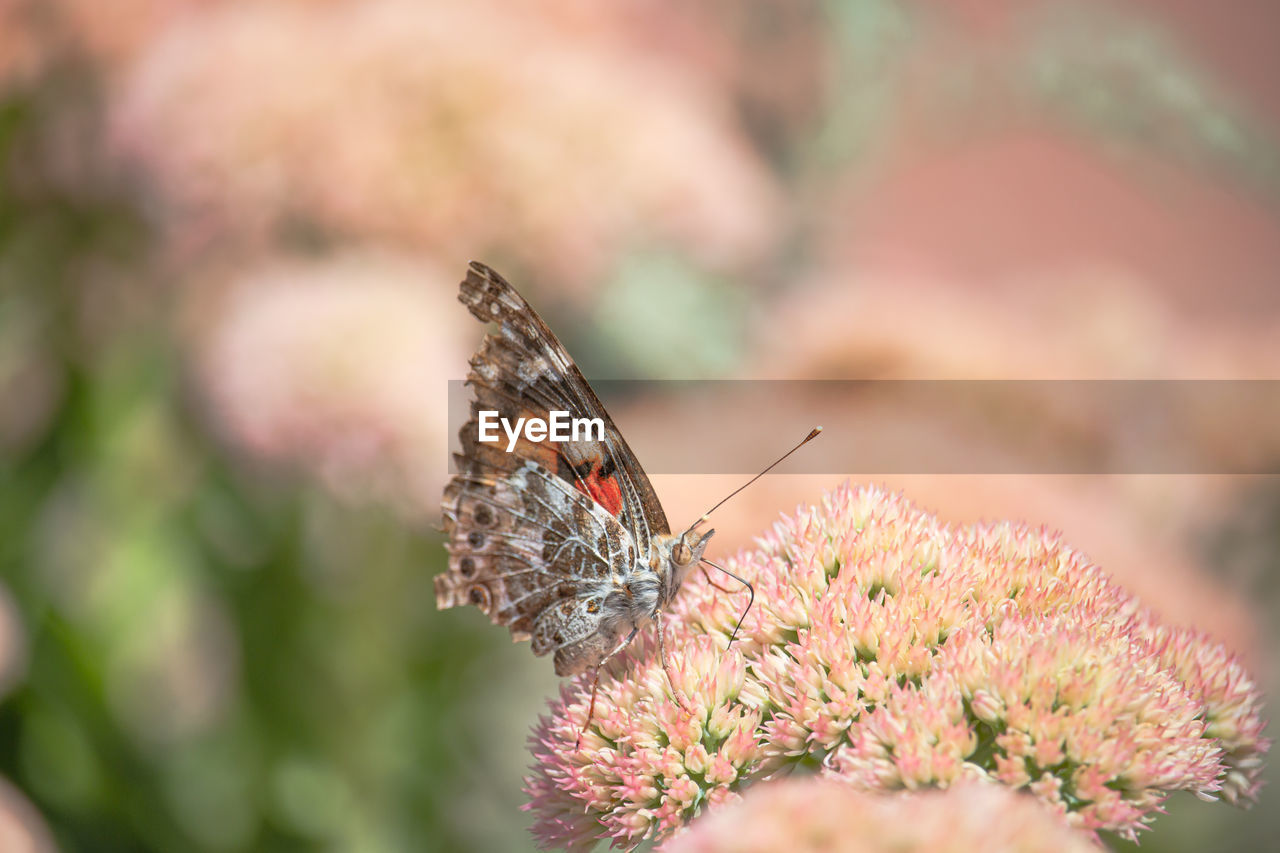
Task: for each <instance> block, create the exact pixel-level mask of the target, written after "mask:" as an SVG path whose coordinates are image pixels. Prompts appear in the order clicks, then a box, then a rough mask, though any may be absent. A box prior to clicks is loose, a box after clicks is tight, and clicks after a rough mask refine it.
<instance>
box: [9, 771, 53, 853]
mask: <svg viewBox="0 0 1280 853" xmlns="http://www.w3.org/2000/svg"><path fill="white" fill-rule="evenodd" d="M57 849H58V848H57V845H55V844H54V843H53V836H52V834H51V833H50V832H49V827H48V826H46V825H45V822H44V818H43V817H41V816H40V813H39V812H37V811H36V808H35V806H33V805H31V802H30V801H29V800H28V799H27V798H26V797H25V796H23V795H22V792H20V791H19V790H18V789H17V788H15V787H13V786H12V785H11V784H9V783H8V782H7V781H5V780H4V779H2V778H0V850H3V851H5V853H56V851H57Z"/></svg>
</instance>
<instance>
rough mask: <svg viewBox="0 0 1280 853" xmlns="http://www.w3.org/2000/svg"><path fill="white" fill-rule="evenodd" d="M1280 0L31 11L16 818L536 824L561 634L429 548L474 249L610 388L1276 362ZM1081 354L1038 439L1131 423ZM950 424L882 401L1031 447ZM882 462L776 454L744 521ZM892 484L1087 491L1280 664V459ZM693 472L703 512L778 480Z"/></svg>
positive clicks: (2, 118) (0, 309)
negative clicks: (498, 604)
mask: <svg viewBox="0 0 1280 853" xmlns="http://www.w3.org/2000/svg"><path fill="white" fill-rule="evenodd" d="M1277 34H1280V7H1278V6H1276V5H1275V4H1274V3H1271V2H1269V0H1233V2H1231V3H1228V4H1219V5H1215V6H1212V7H1210V6H1209V5H1207V4H1203V3H1199V2H1195V0H1161V2H1155V0H1136V2H1134V1H1133V0H1131V2H1127V3H1120V2H1111V3H1102V2H1099V3H1093V2H1087V3H1080V2H1067V0H1059V2H1049V1H1048V0H1045V2H1026V0H1019V2H1014V0H1007V2H1000V0H929V2H925V0H916V2H908V1H907V0H903V1H902V2H890V0H828V2H808V1H807V0H755V2H746V3H743V2H729V0H697V1H696V2H686V3H660V2H657V1H656V0H615V2H611V3H607V4H606V3H596V2H591V0H551V2H540V3H533V2H531V1H530V0H501V2H500V1H499V0H480V2H468V3H453V4H445V3H430V4H428V3H419V2H412V0H275V2H266V0H113V2H111V3H103V2H99V0H0V849H2V850H4V851H42V853H43V851H51V850H62V851H66V853H73V851H86V852H87V851H148V852H149V851H200V853H206V851H207V853H233V852H234V851H249V850H254V851H304V850H308V851H309V850H317V851H320V850H335V851H337V850H342V851H373V852H375V853H382V851H388V853H389V851H417V850H527V849H532V842H531V840H530V838H529V836H528V835H527V832H526V829H525V826H526V820H525V817H524V815H523V813H522V812H520V811H519V806H520V804H521V803H522V802H523V796H522V794H521V792H520V787H521V777H522V776H523V774H524V772H525V769H526V765H527V762H528V758H527V755H528V753H527V751H526V748H525V743H524V741H525V738H526V736H527V733H528V731H529V729H530V727H531V725H532V723H533V722H534V720H535V719H536V716H537V714H538V713H539V711H540V709H541V708H542V707H543V704H544V702H545V700H546V697H547V696H548V695H550V694H551V693H553V692H554V691H555V690H556V686H557V680H556V679H555V677H554V675H553V674H552V671H551V663H550V661H549V660H539V659H535V658H533V656H532V655H531V654H530V653H529V650H528V648H527V647H524V646H514V645H512V644H511V643H510V642H509V640H508V635H507V632H506V631H505V630H502V629H500V628H496V627H493V626H491V625H489V624H488V622H487V620H485V619H484V617H483V616H482V615H481V614H480V613H478V612H476V611H475V610H474V609H471V608H464V609H461V610H459V611H446V612H437V611H436V610H435V605H434V597H433V593H432V586H431V578H432V576H433V575H434V574H436V573H437V572H439V571H440V570H442V569H443V568H444V565H445V559H444V558H445V554H444V550H443V548H442V543H441V540H440V536H439V533H438V532H437V525H438V523H439V498H440V492H441V489H442V487H443V485H444V483H445V481H446V479H447V476H448V475H447V468H446V460H447V448H448V445H449V442H450V440H451V439H450V436H449V428H448V425H447V412H446V408H447V406H446V396H447V383H448V381H449V380H450V379H461V378H462V377H463V376H464V374H465V371H466V359H467V358H468V356H469V354H470V353H471V352H472V350H473V349H474V348H475V346H476V345H477V344H478V342H479V339H480V337H481V332H482V329H481V327H480V325H479V324H477V323H475V322H474V321H473V320H472V319H471V318H470V317H469V316H468V315H467V313H466V311H465V310H464V309H463V308H462V307H461V306H460V305H459V304H458V303H457V302H456V298H455V294H456V288H457V282H458V280H459V279H460V278H461V276H462V274H463V272H464V271H465V267H466V262H467V261H468V260H470V259H472V258H476V259H483V260H485V261H486V262H488V263H490V264H491V265H493V266H495V267H496V268H498V269H499V270H500V271H502V272H503V273H504V274H505V275H506V276H507V277H508V278H510V279H511V280H512V281H513V282H514V283H516V284H517V286H518V287H519V288H520V289H521V290H522V291H523V292H524V293H525V294H526V296H528V298H529V299H530V301H531V302H532V303H533V304H534V305H535V306H537V307H538V308H539V310H540V312H541V313H543V315H544V316H545V317H546V319H547V320H548V322H549V323H550V325H551V326H552V327H553V328H555V329H556V330H557V331H558V332H559V333H560V335H561V337H562V338H563V339H564V340H565V342H566V344H567V345H568V346H569V349H570V350H571V352H573V353H574V355H575V356H576V358H577V359H578V361H579V362H580V364H581V365H582V366H583V369H584V371H585V372H586V374H587V375H588V376H589V377H601V378H606V377H607V378H658V379H664V378H684V379H690V378H733V377H750V378H930V379H949V378H1007V379H1045V380H1050V379H1064V378H1075V379H1132V378H1168V379H1231V378H1251V379H1277V378H1280V346H1277V345H1276V341H1277V340H1280V146H1278V145H1277V139H1280V136H1278V134H1280V53H1277V52H1276V51H1275V49H1274V48H1275V43H1276V37H1277ZM1044 388H1045V389H1046V390H1045V392H1044V393H1045V399H1044V400H1043V401H1041V402H1042V403H1043V405H1042V406H1032V407H1028V408H1026V409H1024V410H1020V411H1017V412H1011V413H1010V414H1009V418H1011V419H1013V420H1012V421H1011V422H1012V423H1014V424H1016V425H1017V426H1018V428H1020V429H1024V430H1026V431H1027V432H1028V434H1036V435H1043V436H1044V440H1046V441H1049V442H1059V443H1061V444H1062V445H1063V446H1064V447H1070V446H1071V443H1072V442H1078V441H1087V442H1089V443H1090V446H1092V447H1095V448H1096V447H1097V446H1098V443H1099V442H1101V443H1102V446H1103V447H1104V448H1105V447H1110V446H1111V445H1110V444H1109V442H1116V443H1117V444H1116V447H1115V448H1114V449H1115V451H1116V452H1117V453H1119V452H1123V446H1122V445H1123V442H1124V441H1125V440H1132V437H1130V438H1129V439H1124V438H1119V439H1116V438H1112V437H1111V436H1109V435H1108V434H1106V433H1105V431H1102V432H1099V431H1097V430H1091V429H1089V427H1090V424H1088V423H1083V424H1082V423H1081V422H1080V419H1075V420H1073V419H1071V418H1068V417H1063V413H1062V412H1057V411H1054V409H1053V406H1052V402H1053V400H1052V396H1053V395H1052V383H1045V384H1044ZM1046 413H1048V414H1046ZM614 417H615V420H617V421H618V423H619V424H620V425H621V427H622V428H623V429H624V431H628V430H636V431H638V432H644V431H645V429H646V428H648V429H652V428H653V424H654V422H655V420H656V421H657V426H658V427H659V428H660V426H661V418H662V408H661V407H660V406H656V405H648V404H647V403H646V401H645V400H643V399H632V400H626V399H624V400H620V401H619V402H618V403H617V407H616V410H615V411H614ZM762 417H767V416H762ZM851 417H861V413H858V412H855V413H853V414H852V415H851ZM929 417H930V416H929V414H928V413H921V412H915V413H901V412H893V411H880V410H876V411H870V412H867V413H866V418H867V419H868V420H872V419H874V420H873V421H872V422H873V423H874V425H875V426H876V427H877V428H878V429H880V430H882V431H883V432H884V433H885V434H889V435H895V436H905V437H906V438H904V439H903V440H925V438H927V440H928V441H930V442H947V441H955V442H963V444H962V445H961V446H960V447H959V448H958V449H959V451H960V452H965V451H967V450H968V449H969V448H971V447H972V448H975V452H976V451H978V450H981V451H983V452H989V451H991V450H993V449H994V450H997V451H998V450H1000V449H1001V448H1000V447H998V446H995V447H989V446H985V445H984V443H985V444H990V445H997V444H998V442H999V439H998V437H996V436H992V437H984V436H983V435H981V434H976V435H965V436H964V437H963V438H960V437H948V436H946V435H938V434H936V433H933V432H928V431H922V428H923V427H926V426H927V425H928V421H929ZM709 420H710V421H711V422H710V423H709V429H710V430H711V431H709V432H708V435H714V434H715V430H717V429H718V430H719V431H720V432H723V431H724V425H723V424H716V423H715V422H714V415H712V416H711V417H710V419H709ZM802 420H803V418H802ZM765 423H766V425H767V424H768V421H767V420H766V421H765ZM1267 423H1274V420H1270V421H1268V420H1267V419H1266V418H1261V419H1257V420H1254V419H1251V418H1244V419H1239V420H1237V421H1235V422H1230V423H1222V422H1220V421H1219V420H1215V419H1214V418H1213V417H1212V413H1207V416H1206V417H1205V419H1204V421H1203V422H1202V423H1198V424H1197V425H1196V426H1195V429H1193V430H1190V431H1189V435H1191V436H1192V439H1193V440H1191V441H1189V443H1188V444H1187V447H1186V452H1187V453H1188V454H1190V455H1191V456H1192V457H1193V458H1194V457H1195V455H1196V454H1198V453H1204V454H1205V455H1206V458H1211V457H1212V458H1216V457H1213V454H1216V453H1220V452H1221V449H1222V448H1223V447H1228V448H1230V447H1233V446H1253V445H1257V444H1258V443H1260V442H1268V441H1271V442H1274V440H1275V438H1276V436H1274V435H1271V434H1264V433H1265V432H1266V428H1265V425H1266V424H1267ZM766 433H768V430H767V429H766ZM922 436H924V437H925V438H921V437H922ZM799 437H800V435H799V434H792V431H791V430H790V428H788V429H786V430H784V429H782V428H779V429H778V430H777V431H776V434H770V437H769V439H768V442H767V446H762V447H760V448H759V449H758V455H759V457H760V458H761V460H762V462H764V461H767V460H768V459H770V458H772V455H776V453H778V452H780V451H781V450H782V449H784V448H785V447H787V446H790V443H791V442H793V441H795V440H797V439H798V438H799ZM665 440H667V441H672V442H680V441H698V440H705V439H704V438H702V437H701V436H699V437H696V438H695V437H691V436H682V435H668V436H667V437H666V438H665ZM840 440H841V439H840V436H839V435H835V434H830V433H828V435H826V436H824V437H823V438H822V440H821V441H820V442H818V443H816V444H814V445H811V446H810V447H809V448H806V450H805V451H804V452H805V453H822V442H839V441H840ZM636 449H637V451H638V453H639V456H640V458H641V459H642V460H643V459H644V456H645V453H644V448H643V447H637V448H636ZM752 452H755V449H754V448H753V449H752ZM1273 467H1274V466H1273ZM848 475H855V476H856V472H832V473H831V474H830V475H824V476H818V475H806V476H786V475H783V476H771V477H769V478H767V479H766V480H764V481H762V482H761V483H760V484H757V485H756V486H755V487H754V488H753V489H751V490H749V491H748V492H747V493H745V494H744V495H742V496H741V497H739V498H738V499H736V500H735V501H734V502H733V503H732V504H730V505H728V506H726V507H725V508H724V509H723V510H721V511H720V512H719V513H718V517H717V522H716V527H717V528H718V529H719V530H720V534H719V536H718V537H717V540H716V547H717V548H718V549H719V551H720V553H721V554H722V555H723V554H726V553H729V552H731V551H733V550H736V549H737V548H739V547H743V546H745V545H748V544H749V543H750V541H751V536H752V534H753V533H756V532H758V531H760V530H762V529H763V528H764V527H765V526H766V525H768V524H769V523H770V522H771V521H772V519H774V518H775V517H776V516H777V514H778V513H779V512H780V511H789V510H790V509H792V508H793V507H794V506H795V504H796V503H798V502H800V501H804V500H816V499H817V498H818V497H819V495H820V493H821V490H822V489H823V488H825V487H828V486H831V485H834V484H835V483H837V482H839V481H840V480H841V479H843V478H844V477H845V476H848ZM876 479H877V480H879V481H881V482H887V483H888V484H889V485H891V486H892V487H894V488H898V489H902V490H904V491H905V492H906V493H907V495H908V496H909V497H911V498H912V499H913V500H915V501H917V502H918V503H920V504H922V505H924V506H926V507H929V508H932V509H934V510H936V511H937V512H938V513H939V514H941V515H942V516H943V517H944V518H948V519H952V520H955V521H960V522H963V521H972V520H976V519H978V518H994V517H1009V518H1018V519H1023V520H1026V521H1029V522H1031V523H1034V524H1045V525H1048V526H1049V527H1052V528H1056V529H1060V530H1062V531H1063V532H1064V533H1065V535H1066V538H1067V541H1069V542H1071V543H1072V544H1074V545H1075V546H1076V547H1078V548H1080V549H1082V550H1084V551H1085V552H1087V553H1089V554H1090V555H1091V556H1092V557H1093V558H1094V559H1095V560H1096V561H1098V562H1099V563H1101V564H1102V565H1103V566H1104V567H1105V568H1107V569H1108V570H1109V571H1111V572H1112V573H1113V574H1114V575H1116V576H1117V577H1118V578H1119V579H1120V580H1121V582H1122V583H1124V584H1125V585H1126V586H1128V587H1129V588H1131V589H1133V590H1134V591H1135V592H1137V593H1138V594H1139V595H1140V596H1141V597H1142V598H1143V599H1144V600H1146V601H1147V602H1148V603H1149V605H1150V606H1152V607H1153V608H1155V609H1156V610H1158V611H1159V612H1161V613H1162V614H1163V615H1164V616H1165V618H1167V619H1168V620H1170V621H1172V622H1175V623H1177V624H1184V625H1194V626H1196V627H1198V628H1200V629H1202V630H1203V631H1205V632H1206V633H1208V634H1210V635H1211V636H1213V637H1215V638H1217V639H1219V640H1221V641H1222V642H1224V643H1226V644H1227V645H1229V646H1230V647H1231V648H1232V649H1234V650H1235V651H1236V652H1237V653H1238V654H1239V655H1240V656H1241V657H1242V658H1243V659H1244V660H1245V661H1246V662H1247V663H1248V664H1249V665H1250V667H1251V668H1252V670H1253V671H1254V672H1255V673H1257V675H1258V677H1259V680H1260V681H1261V682H1262V683H1263V684H1264V686H1267V687H1270V686H1271V685H1273V684H1274V683H1275V677H1274V676H1275V667H1276V660H1277V658H1276V655H1275V649H1276V643H1277V635H1276V620H1275V615H1276V613H1277V611H1278V610H1280V586H1278V585H1277V583H1276V577H1277V572H1276V569H1277V563H1278V562H1280V481H1278V480H1277V479H1276V478H1274V477H1265V476H1252V477H1249V476H1234V477H1228V476H1195V477H1192V476H1137V475H1133V476H1114V475H1103V474H1101V473H1100V474H1099V475H1097V476H1070V477H1067V476H1058V477H1048V476H1030V475H1028V476H1013V475H1004V476H999V477H995V476H988V477H983V476H920V475H916V476H909V477H907V476H904V477H896V478H895V477H877V478H876ZM654 480H655V485H656V487H657V488H658V491H659V493H660V495H661V496H662V498H663V500H664V503H665V504H666V507H667V514H668V516H669V517H671V518H672V519H673V522H675V523H678V522H679V520H680V519H689V518H693V517H696V515H698V514H699V513H701V512H702V511H703V510H704V509H705V508H706V507H708V506H710V505H711V504H712V503H713V502H714V501H715V500H716V499H718V498H719V497H721V496H723V495H724V494H726V493H727V492H728V491H729V490H730V489H731V488H732V487H733V486H736V485H737V484H738V483H739V482H740V480H741V478H739V477H720V476H716V477H712V476H694V475H663V476H660V477H655V478H654ZM1277 796H1280V795H1278V794H1277V793H1276V789H1275V786H1272V787H1271V788H1268V789H1266V790H1264V793H1263V797H1264V802H1263V803H1262V804H1261V806H1260V807H1257V808H1255V809H1254V810H1253V811H1251V812H1239V811H1236V810H1234V809H1231V808H1229V807H1228V806H1226V805H1223V804H1206V803H1201V802H1198V801H1194V800H1191V798H1190V797H1174V798H1172V799H1171V800H1170V803H1169V807H1170V812H1171V814H1169V815H1167V816H1165V817H1162V818H1161V819H1160V820H1158V821H1157V822H1156V824H1155V828H1154V831H1153V832H1151V833H1148V834H1147V836H1146V837H1145V838H1144V842H1143V849H1144V850H1146V851H1154V853H1163V852H1164V851H1184V850H1186V851H1190V850H1197V851H1203V850H1225V849H1263V848H1266V847H1268V846H1269V845H1270V844H1272V843H1273V839H1274V838H1275V837H1276V835H1277V833H1278V832H1280V825H1278V824H1280V817H1278V816H1280V808H1277V806H1280V802H1278V801H1277ZM1108 843H1110V844H1112V846H1113V847H1115V848H1116V849H1127V847H1128V845H1125V844H1123V843H1121V842H1117V841H1115V840H1114V839H1108Z"/></svg>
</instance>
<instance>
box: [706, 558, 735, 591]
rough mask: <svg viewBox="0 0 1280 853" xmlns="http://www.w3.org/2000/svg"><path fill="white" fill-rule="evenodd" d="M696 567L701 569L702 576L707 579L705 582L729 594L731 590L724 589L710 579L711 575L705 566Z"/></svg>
mask: <svg viewBox="0 0 1280 853" xmlns="http://www.w3.org/2000/svg"><path fill="white" fill-rule="evenodd" d="M698 568H699V569H700V570H701V571H702V576H703V577H704V578H706V579H707V583H709V584H711V585H712V586H713V587H715V588H716V589H718V590H720V591H721V592H723V593H726V594H731V593H732V592H733V590H731V589H725V588H724V587H722V586H720V584H718V583H716V582H715V581H713V580H712V579H711V575H710V574H709V573H708V572H707V569H706V567H705V566H702V565H699V566H698Z"/></svg>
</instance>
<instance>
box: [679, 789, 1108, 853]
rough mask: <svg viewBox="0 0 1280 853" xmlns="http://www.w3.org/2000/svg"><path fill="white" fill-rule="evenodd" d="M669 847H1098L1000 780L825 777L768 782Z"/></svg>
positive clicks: (694, 851)
mask: <svg viewBox="0 0 1280 853" xmlns="http://www.w3.org/2000/svg"><path fill="white" fill-rule="evenodd" d="M661 849H662V850H663V851H664V853H721V852H722V851H723V853H729V851H733V853H766V851H774V850H792V851H797V853H917V851H918V853H969V851H973V850H984V851H988V853H1037V852H1038V851H1042V853H1093V851H1097V850H1098V849H1099V848H1098V847H1097V846H1095V844H1094V843H1093V841H1092V840H1091V839H1090V838H1089V837H1088V836H1087V835H1086V834H1084V833H1082V832H1080V831H1078V830H1073V829H1071V828H1070V827H1068V826H1066V825H1064V824H1063V823H1062V821H1061V820H1059V819H1058V818H1057V817H1056V816H1055V815H1053V814H1052V813H1051V812H1049V811H1048V810H1047V809H1045V808H1044V807H1043V806H1042V805H1039V804H1037V803H1036V801H1035V800H1034V799H1033V798H1032V797H1029V796H1020V795H1018V794H1016V793H1014V792H1012V791H1010V790H1009V789H1008V788H1005V787H1002V786H1000V785H976V784H971V785H958V786H956V787H955V788H952V789H950V790H948V791H928V792H913V793H908V794H900V795H878V794H867V793H863V792H858V791H856V790H854V789H853V788H852V787H850V786H849V785H842V784H839V783H838V782H833V781H829V780H824V779H817V778H812V777H810V778H804V779H791V780H787V781H782V782H768V783H765V784H763V785H760V786H758V787H755V788H752V789H751V790H750V791H748V792H747V793H746V795H745V796H743V797H742V800H741V802H734V803H731V804H727V805H725V806H724V807H723V808H721V809H717V810H716V811H715V812H713V813H712V814H710V815H708V816H707V817H706V818H703V819H700V820H697V821H695V822H694V823H693V824H692V826H691V827H690V828H689V830H688V831H687V832H684V833H682V834H680V835H677V836H676V837H675V838H673V839H672V840H671V841H669V842H668V843H666V844H664V845H663V846H662V848H661Z"/></svg>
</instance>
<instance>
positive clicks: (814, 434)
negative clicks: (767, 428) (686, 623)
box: [685, 426, 822, 586]
mask: <svg viewBox="0 0 1280 853" xmlns="http://www.w3.org/2000/svg"><path fill="white" fill-rule="evenodd" d="M821 432H822V427H820V426H816V427H814V428H813V429H811V430H809V434H808V435H806V436H805V437H804V438H803V439H802V440H801V441H800V443H799V444H797V445H796V446H795V447H793V448H791V449H790V450H788V451H787V452H786V453H784V454H782V455H781V456H779V457H778V458H777V459H775V460H774V461H773V464H772V465H770V466H769V467H768V468H765V469H764V470H763V471H761V472H760V473H759V474H756V475H755V476H754V477H752V478H751V479H750V480H747V482H745V483H743V484H742V485H741V486H738V488H736V489H734V490H733V491H732V492H730V493H729V496H728V497H726V498H724V500H722V501H720V503H718V504H716V505H715V506H713V507H712V508H711V509H709V510H707V511H706V512H704V513H703V514H702V515H701V516H700V517H699V518H698V520H697V521H695V522H694V523H693V524H691V525H689V529H688V530H686V531H685V534H686V535H687V534H689V533H692V532H693V531H694V530H696V529H697V528H698V527H699V525H701V524H702V523H703V522H705V521H706V520H707V519H708V518H710V517H711V513H713V512H715V511H716V510H718V509H719V508H720V507H722V506H724V505H725V503H727V502H728V500H729V498H732V497H733V496H734V495H736V494H738V492H740V491H742V490H743V489H745V488H746V487H747V486H750V485H751V484H752V483H754V482H755V481H756V480H759V479H760V478H761V477H763V476H764V475H765V474H768V473H769V472H770V471H772V470H773V469H774V468H776V467H778V465H780V464H781V463H782V461H783V460H784V459H786V458H787V457H788V456H790V455H791V454H792V453H795V452H796V451H797V450H799V449H800V448H802V447H804V446H805V445H806V444H808V443H809V442H811V441H813V440H814V439H815V438H817V437H818V435H819V433H821ZM716 568H717V569H720V567H719V566H716ZM720 571H722V572H723V571H724V569H720ZM726 574H727V572H726ZM743 582H744V583H746V582H745V581H743ZM749 585H750V584H748V586H749Z"/></svg>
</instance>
